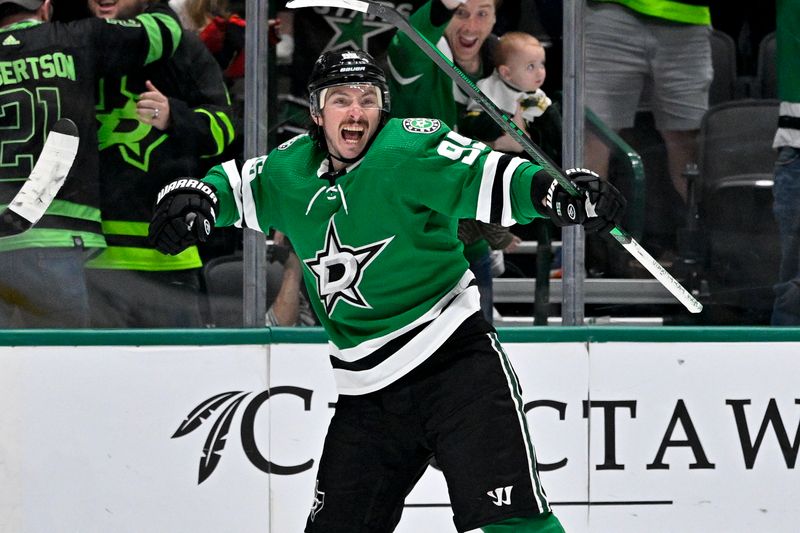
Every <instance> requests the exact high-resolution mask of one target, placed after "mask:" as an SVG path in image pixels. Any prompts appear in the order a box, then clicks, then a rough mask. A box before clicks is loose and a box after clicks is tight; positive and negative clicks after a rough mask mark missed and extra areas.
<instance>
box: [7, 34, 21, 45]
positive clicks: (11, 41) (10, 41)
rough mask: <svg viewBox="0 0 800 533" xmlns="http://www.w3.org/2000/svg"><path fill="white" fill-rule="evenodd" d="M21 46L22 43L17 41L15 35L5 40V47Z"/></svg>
mask: <svg viewBox="0 0 800 533" xmlns="http://www.w3.org/2000/svg"><path fill="white" fill-rule="evenodd" d="M20 44H22V43H21V42H19V39H17V38H16V37H14V36H13V35H9V36H8V37H6V38H5V39H3V46H17V45H20Z"/></svg>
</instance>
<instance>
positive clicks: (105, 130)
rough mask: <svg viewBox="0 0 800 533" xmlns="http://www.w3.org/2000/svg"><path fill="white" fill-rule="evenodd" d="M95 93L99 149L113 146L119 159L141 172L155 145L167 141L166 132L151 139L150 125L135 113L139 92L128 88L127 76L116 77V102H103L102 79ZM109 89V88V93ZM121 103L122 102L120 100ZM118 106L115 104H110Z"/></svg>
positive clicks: (147, 167) (145, 167)
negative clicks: (117, 93) (118, 79)
mask: <svg viewBox="0 0 800 533" xmlns="http://www.w3.org/2000/svg"><path fill="white" fill-rule="evenodd" d="M100 83H101V85H100V89H99V91H98V94H99V96H100V99H99V102H98V103H97V105H96V106H95V109H96V110H97V113H96V118H97V121H98V122H100V128H99V129H98V130H97V140H98V141H99V148H100V150H101V151H102V150H105V149H107V148H113V147H115V146H116V147H117V149H118V150H119V153H120V156H121V157H122V159H123V160H124V161H125V162H126V163H128V164H129V165H131V166H133V167H136V168H138V169H139V170H142V171H144V172H147V171H148V170H149V169H150V156H151V155H152V153H153V151H154V150H155V149H156V148H158V146H159V145H160V144H161V143H163V142H164V141H165V140H167V135H166V134H160V135H158V136H157V137H155V138H153V136H151V135H150V132H151V131H155V132H156V133H160V132H158V130H155V129H154V128H153V127H152V126H151V125H150V124H144V123H142V122H141V121H140V120H139V117H138V115H137V114H136V100H137V99H138V98H139V94H138V93H137V92H134V91H129V90H128V87H127V85H128V77H127V76H123V77H122V78H121V79H120V85H119V94H120V95H121V96H120V97H116V96H115V97H116V99H117V101H116V103H114V102H106V101H105V94H106V91H105V83H106V80H102V81H101V82H100ZM111 93H112V91H111V90H109V94H111ZM120 102H122V103H120ZM114 105H118V106H119V107H116V108H114V107H112V106H114Z"/></svg>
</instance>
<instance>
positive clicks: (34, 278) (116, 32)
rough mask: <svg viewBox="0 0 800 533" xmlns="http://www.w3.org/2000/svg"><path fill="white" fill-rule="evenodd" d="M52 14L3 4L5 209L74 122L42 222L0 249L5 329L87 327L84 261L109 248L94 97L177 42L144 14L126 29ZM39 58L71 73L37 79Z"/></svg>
mask: <svg viewBox="0 0 800 533" xmlns="http://www.w3.org/2000/svg"><path fill="white" fill-rule="evenodd" d="M50 15H51V2H50V0H44V1H41V0H0V32H1V34H2V36H3V37H2V40H3V43H4V44H3V46H0V64H2V65H4V68H3V69H2V70H0V85H1V86H2V88H3V90H2V91H0V109H2V110H3V112H2V115H0V122H2V126H1V128H2V130H3V134H2V141H3V142H2V145H3V149H2V158H3V162H4V164H0V203H2V204H3V206H5V204H7V203H8V202H9V201H10V200H11V198H13V197H14V195H15V194H16V193H17V192H18V190H19V188H20V186H21V184H22V182H23V181H24V180H25V179H26V178H27V176H28V175H29V174H30V172H31V168H32V166H33V163H34V161H36V159H37V158H38V156H39V153H40V152H41V150H42V144H43V142H44V139H45V135H46V133H47V132H48V131H49V129H50V128H51V127H52V125H53V123H55V121H56V120H58V119H59V118H69V119H72V120H73V121H74V122H75V124H76V125H77V126H78V132H79V134H80V145H79V148H78V154H77V157H76V158H75V162H74V164H73V166H72V169H71V171H70V173H69V175H68V176H67V179H66V181H65V183H64V185H63V187H62V188H61V191H60V192H59V194H58V195H57V196H56V198H55V199H54V200H53V203H52V204H51V206H50V207H49V208H48V210H47V211H46V212H45V214H44V216H43V217H42V219H41V220H40V221H39V222H38V223H37V224H36V226H34V227H33V228H32V229H30V230H28V231H27V232H25V233H22V234H20V235H16V236H13V237H7V238H4V239H2V240H0V272H1V274H0V327H2V328H10V327H29V328H61V327H65V328H78V327H86V326H88V325H89V302H88V295H87V287H86V274H85V270H84V262H85V261H86V258H87V257H88V255H89V254H91V253H96V252H97V251H98V250H100V249H102V248H104V247H105V246H106V242H105V239H104V238H103V234H102V229H101V226H100V195H99V185H98V179H99V178H98V168H97V166H98V156H97V123H96V121H95V109H94V106H95V101H94V98H93V95H94V93H95V90H96V86H97V80H98V79H99V78H100V77H102V76H108V75H121V74H124V73H125V72H130V71H134V70H137V69H141V67H143V66H144V65H146V64H148V63H149V62H151V61H155V60H158V59H160V58H161V57H162V56H164V55H169V54H171V53H172V51H173V49H174V47H176V46H177V45H178V43H177V42H174V41H173V38H174V37H179V36H180V27H179V25H178V21H177V19H175V18H171V17H174V15H171V16H169V17H164V16H162V17H153V16H152V15H151V14H146V15H141V16H139V17H137V18H136V20H131V21H127V22H126V23H125V24H109V23H107V22H106V21H101V20H95V19H91V20H80V21H75V22H69V23H62V22H52V23H51V22H48V21H49V20H50ZM45 58H47V59H52V58H56V59H57V60H58V61H60V62H62V63H61V64H64V65H66V64H68V65H70V69H69V71H58V70H55V71H54V72H53V74H55V75H53V76H48V77H46V78H44V77H40V76H39V75H37V74H35V73H34V72H38V71H34V70H31V69H33V68H34V67H35V66H36V65H37V64H38V63H39V62H40V61H41V60H44V59H45ZM12 64H13V65H15V68H14V69H13V70H12V69H11V68H10V65H12ZM12 73H13V74H12ZM34 95H38V96H37V98H36V99H35V100H34ZM11 125H13V127H12V126H11ZM148 202H152V199H151V198H148Z"/></svg>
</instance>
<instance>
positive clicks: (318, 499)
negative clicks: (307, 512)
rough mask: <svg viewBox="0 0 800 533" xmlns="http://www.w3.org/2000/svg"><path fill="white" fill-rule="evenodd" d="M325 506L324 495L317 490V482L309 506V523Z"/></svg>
mask: <svg viewBox="0 0 800 533" xmlns="http://www.w3.org/2000/svg"><path fill="white" fill-rule="evenodd" d="M324 506H325V493H324V492H322V491H320V490H319V480H317V482H316V484H315V485H314V503H313V504H312V505H311V521H312V522H313V521H314V519H315V518H316V517H317V513H318V512H320V511H321V510H322V508H323V507H324Z"/></svg>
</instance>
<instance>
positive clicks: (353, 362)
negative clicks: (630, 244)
mask: <svg viewBox="0 0 800 533" xmlns="http://www.w3.org/2000/svg"><path fill="white" fill-rule="evenodd" d="M308 89H309V95H310V104H311V114H312V118H313V121H314V124H315V126H314V128H313V129H312V131H311V132H310V134H308V135H305V134H304V135H299V136H297V137H295V138H294V139H291V140H290V141H287V142H285V143H283V144H282V145H280V146H279V147H278V148H276V149H275V150H273V151H272V152H271V153H270V154H269V156H263V157H257V158H254V159H251V160H248V161H246V162H245V163H244V164H243V166H242V167H238V166H237V165H236V164H235V163H234V162H232V161H231V162H227V163H224V164H222V165H220V166H217V167H214V168H213V169H212V170H211V171H210V172H209V173H208V174H207V175H206V177H205V178H204V179H203V180H202V181H197V180H193V179H180V180H177V181H175V182H173V183H172V184H170V185H168V186H167V187H165V188H164V189H163V190H162V191H161V193H159V196H158V198H157V203H156V208H155V215H154V218H153V221H152V223H151V226H150V238H151V239H152V240H153V242H154V243H155V245H156V246H157V248H159V249H160V250H162V251H164V252H165V253H171V254H174V253H178V252H180V251H181V250H182V249H183V248H184V247H186V246H188V245H190V244H192V243H194V242H195V241H197V240H198V239H200V240H202V239H204V238H206V237H207V236H208V234H209V233H210V231H211V225H212V224H215V225H217V226H225V225H230V224H236V225H246V226H247V227H250V228H255V229H259V230H261V231H267V230H268V229H269V228H270V227H275V228H277V229H280V230H281V231H283V232H284V233H285V234H286V235H287V236H288V237H289V238H290V239H291V241H292V243H293V245H294V247H295V251H296V252H297V254H298V257H300V259H301V261H302V262H303V265H304V276H305V282H306V284H307V287H308V289H309V293H310V294H312V295H313V297H312V300H313V302H312V303H313V305H314V308H315V311H316V312H317V314H318V316H319V318H320V321H321V322H322V325H323V326H324V327H325V330H326V331H327V333H328V335H329V336H330V341H331V343H330V350H331V358H330V360H331V364H332V366H333V373H334V376H335V379H336V383H337V388H338V391H339V399H338V402H337V407H336V413H335V414H334V416H333V419H332V421H331V425H330V427H329V430H328V435H327V437H326V440H325V447H324V451H323V454H322V458H321V460H320V464H319V471H318V476H317V483H316V494H315V496H314V505H313V508H312V510H311V513H310V515H309V517H308V521H307V525H306V531H307V532H320V531H324V532H347V533H354V532H389V531H392V530H393V529H394V527H395V526H396V524H397V523H398V521H399V519H400V514H401V512H402V508H403V500H404V498H405V496H406V494H408V492H409V491H410V490H411V488H412V487H413V486H414V484H415V482H416V481H417V480H418V479H419V477H420V476H421V475H422V473H423V471H424V470H425V468H426V466H427V465H428V461H429V460H430V459H431V458H432V457H435V458H436V461H437V463H438V465H439V467H441V469H442V471H443V472H444V475H445V478H446V479H447V484H448V490H449V493H450V497H451V504H452V508H453V513H454V521H455V525H456V528H457V529H458V531H468V530H473V529H476V528H482V529H483V530H484V531H487V532H511V531H514V532H518V533H519V532H528V531H537V532H560V531H563V530H562V527H561V525H560V524H559V522H558V519H557V518H556V517H555V516H554V515H553V514H552V511H551V509H550V505H549V503H548V501H547V497H546V495H545V492H544V489H543V488H542V486H541V483H540V480H539V473H538V470H537V466H536V458H535V454H534V451H533V445H532V443H531V440H530V436H529V432H528V428H527V423H526V418H525V413H524V412H523V410H522V407H523V406H522V403H521V393H520V388H519V384H518V383H517V379H516V374H515V373H514V371H513V369H512V368H511V365H510V363H509V360H508V358H507V357H506V354H505V353H504V352H503V350H502V348H501V346H500V344H499V343H498V340H497V334H496V333H495V331H494V329H493V328H492V327H491V326H490V325H489V324H488V323H487V322H486V321H485V319H484V318H483V315H482V314H481V313H480V307H479V302H478V291H477V289H476V287H475V286H474V283H473V275H472V274H471V272H470V271H469V270H468V268H467V262H466V260H465V259H464V256H463V253H462V245H461V243H460V241H459V240H458V238H457V236H456V227H457V222H458V219H459V218H475V219H478V220H482V221H486V222H501V223H503V224H505V225H510V224H512V223H513V222H514V221H519V222H529V221H531V220H532V219H533V218H535V217H544V216H549V217H551V218H552V219H553V220H554V221H555V222H556V223H557V224H580V223H582V224H583V225H584V227H586V228H587V229H588V230H605V229H609V228H610V227H612V226H613V225H614V224H615V223H616V221H618V220H619V218H620V217H621V216H622V212H623V209H624V203H625V202H624V200H623V198H622V197H621V196H620V194H619V192H617V190H616V189H614V188H613V187H612V186H611V185H609V184H607V183H606V182H604V181H602V180H600V179H599V178H598V177H597V175H595V174H593V173H590V172H586V171H576V172H573V173H572V175H573V176H574V182H575V185H576V187H578V189H579V190H580V191H581V193H582V196H581V197H580V198H573V197H571V196H570V195H569V194H567V193H566V191H565V190H564V189H563V188H562V187H561V186H560V185H559V184H558V182H557V181H554V180H553V178H552V177H551V176H550V175H548V174H547V173H546V172H545V171H543V170H542V169H541V168H540V167H538V166H537V165H534V164H532V163H530V162H527V161H524V160H522V159H520V158H515V157H512V156H508V155H504V154H501V153H499V152H494V151H492V150H490V149H489V148H487V147H486V145H484V144H482V143H480V142H475V141H473V140H471V139H468V138H466V137H463V136H461V135H459V134H456V133H455V132H452V131H450V129H449V128H447V126H445V125H444V124H443V123H441V122H440V121H438V120H433V119H416V118H407V119H392V120H388V121H386V115H387V113H388V111H389V99H390V96H389V92H388V89H387V85H386V79H385V76H384V73H383V71H382V70H381V69H380V68H379V67H378V66H377V64H376V63H375V62H374V60H373V59H372V57H371V56H369V55H368V54H366V53H365V52H361V51H358V52H342V51H338V52H326V53H324V54H323V55H322V56H320V58H319V59H318V60H317V63H316V64H315V67H314V70H313V71H312V74H311V80H310V83H309V87H308ZM187 220H188V223H187Z"/></svg>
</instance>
